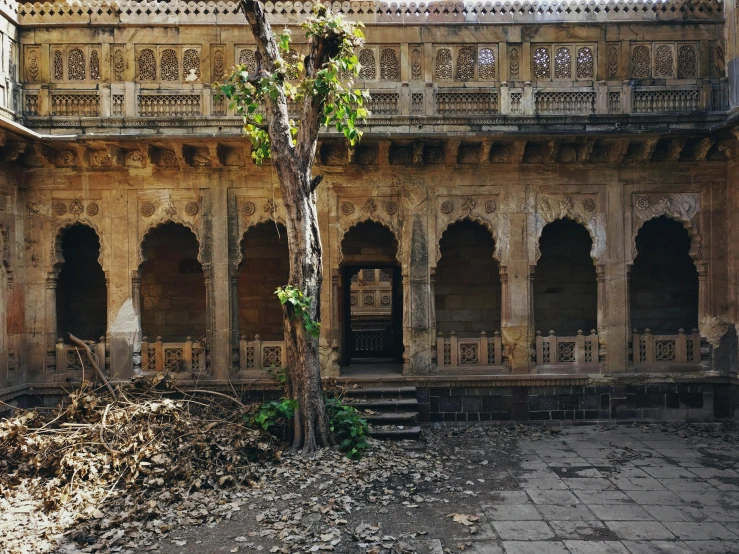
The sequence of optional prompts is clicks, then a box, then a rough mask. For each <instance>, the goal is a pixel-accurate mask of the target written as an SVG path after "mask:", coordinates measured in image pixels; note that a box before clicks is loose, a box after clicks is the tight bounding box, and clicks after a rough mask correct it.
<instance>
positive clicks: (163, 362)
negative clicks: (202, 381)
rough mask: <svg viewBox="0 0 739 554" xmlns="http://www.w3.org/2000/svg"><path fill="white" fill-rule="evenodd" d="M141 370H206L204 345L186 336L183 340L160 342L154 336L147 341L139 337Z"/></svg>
mask: <svg viewBox="0 0 739 554" xmlns="http://www.w3.org/2000/svg"><path fill="white" fill-rule="evenodd" d="M141 370H142V371H143V372H144V373H146V372H162V371H165V372H167V373H191V374H198V375H199V374H204V373H206V372H207V364H206V352H205V348H204V345H203V344H202V343H200V342H199V341H193V340H192V338H191V337H187V339H185V341H184V342H162V337H156V340H155V341H154V342H149V339H148V338H147V337H143V338H142V339H141Z"/></svg>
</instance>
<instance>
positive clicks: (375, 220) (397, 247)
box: [339, 216, 402, 267]
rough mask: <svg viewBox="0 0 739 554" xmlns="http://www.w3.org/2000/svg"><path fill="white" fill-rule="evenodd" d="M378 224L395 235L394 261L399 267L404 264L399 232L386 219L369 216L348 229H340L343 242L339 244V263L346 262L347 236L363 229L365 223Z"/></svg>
mask: <svg viewBox="0 0 739 554" xmlns="http://www.w3.org/2000/svg"><path fill="white" fill-rule="evenodd" d="M368 224H371V225H378V226H380V227H382V228H383V229H385V230H387V231H389V232H390V234H391V235H392V237H393V245H392V246H393V247H394V249H395V254H394V255H393V260H394V263H397V264H398V266H399V267H401V266H402V261H401V257H400V236H399V235H398V232H397V231H396V230H395V229H393V227H392V226H391V225H390V224H389V223H388V222H386V221H383V220H381V219H378V218H375V217H372V216H368V217H366V218H364V219H362V220H360V221H357V222H355V223H353V224H352V225H351V226H350V227H349V228H348V229H347V230H344V229H340V231H341V243H340V245H339V264H341V263H343V262H344V257H345V255H344V249H345V246H346V244H347V237H348V236H349V235H350V233H352V232H356V231H357V230H358V229H361V228H362V227H363V226H365V225H368Z"/></svg>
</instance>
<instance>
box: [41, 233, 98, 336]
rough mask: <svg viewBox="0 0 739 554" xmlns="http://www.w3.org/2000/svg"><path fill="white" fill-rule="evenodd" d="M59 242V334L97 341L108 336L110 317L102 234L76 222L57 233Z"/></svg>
mask: <svg viewBox="0 0 739 554" xmlns="http://www.w3.org/2000/svg"><path fill="white" fill-rule="evenodd" d="M57 242H58V246H57V248H58V252H57V263H56V264H55V265H54V272H55V273H56V274H57V280H56V330H57V333H58V334H59V336H61V337H65V336H66V333H73V334H74V335H76V336H78V337H80V338H82V339H87V340H95V341H97V339H99V338H100V337H101V336H104V335H105V334H106V332H107V317H108V285H107V279H106V276H105V272H104V270H103V267H102V264H100V263H99V259H100V254H99V251H100V249H101V242H100V234H99V233H98V232H97V231H96V230H95V228H94V227H92V226H91V225H87V224H84V223H81V222H74V223H71V224H69V225H66V226H65V227H64V228H63V229H62V230H60V232H59V233H57ZM96 250H97V252H95V251H96Z"/></svg>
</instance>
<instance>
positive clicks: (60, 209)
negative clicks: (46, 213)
mask: <svg viewBox="0 0 739 554" xmlns="http://www.w3.org/2000/svg"><path fill="white" fill-rule="evenodd" d="M53 210H54V215H57V216H59V217H61V216H63V215H66V214H67V205H66V204H63V203H62V202H57V203H56V204H54V206H53Z"/></svg>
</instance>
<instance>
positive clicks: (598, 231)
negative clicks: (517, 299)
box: [534, 213, 606, 265]
mask: <svg viewBox="0 0 739 554" xmlns="http://www.w3.org/2000/svg"><path fill="white" fill-rule="evenodd" d="M536 219H537V221H536V236H535V237H534V264H536V263H537V262H538V261H539V258H540V257H541V251H540V250H539V241H540V240H541V234H542V232H543V231H544V227H546V226H547V225H549V224H550V223H554V222H555V221H559V220H565V219H567V220H570V221H574V222H575V223H578V224H580V225H582V226H583V227H584V228H585V230H586V231H587V232H588V234H589V235H590V240H591V241H592V247H591V249H590V257H591V258H592V259H593V264H594V265H598V263H599V261H600V257H601V256H602V255H603V254H605V251H606V232H605V224H604V222H603V220H602V214H594V215H593V217H591V218H590V219H588V220H586V219H585V218H583V217H580V216H579V215H577V214H566V215H560V216H557V217H553V218H545V217H542V216H541V214H539V213H537V214H536Z"/></svg>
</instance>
